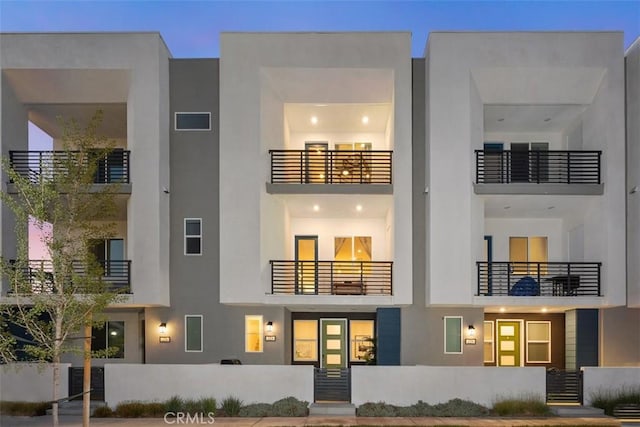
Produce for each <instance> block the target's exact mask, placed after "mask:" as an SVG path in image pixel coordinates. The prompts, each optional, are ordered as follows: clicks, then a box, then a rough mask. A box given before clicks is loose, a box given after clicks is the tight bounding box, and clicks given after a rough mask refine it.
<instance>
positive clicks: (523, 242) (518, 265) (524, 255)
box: [509, 236, 548, 274]
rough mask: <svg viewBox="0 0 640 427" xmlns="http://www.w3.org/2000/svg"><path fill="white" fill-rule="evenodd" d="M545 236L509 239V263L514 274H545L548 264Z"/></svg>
mask: <svg viewBox="0 0 640 427" xmlns="http://www.w3.org/2000/svg"><path fill="white" fill-rule="evenodd" d="M547 245H548V243H547V237H546V236H540V237H509V262H511V267H512V268H513V273H514V274H537V273H538V267H540V270H541V271H540V274H546V265H545V264H546V263H547V262H548V246H547ZM538 263H541V264H538Z"/></svg>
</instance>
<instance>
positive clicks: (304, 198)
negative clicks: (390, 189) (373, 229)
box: [278, 194, 393, 219]
mask: <svg viewBox="0 0 640 427" xmlns="http://www.w3.org/2000/svg"><path fill="white" fill-rule="evenodd" d="M278 197H280V198H281V199H282V200H284V201H285V203H286V206H287V208H288V209H289V214H290V215H291V217H292V218H378V219H380V218H385V217H386V215H387V212H388V211H389V209H390V208H391V206H393V196H391V195H364V194H335V195H331V196H327V195H326V194H321V195H313V194H289V195H279V196H278ZM314 205H318V208H319V209H318V211H317V212H316V211H314V210H313V207H314ZM357 205H361V206H362V211H358V210H357V208H356V206H357Z"/></svg>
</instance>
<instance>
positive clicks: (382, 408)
mask: <svg viewBox="0 0 640 427" xmlns="http://www.w3.org/2000/svg"><path fill="white" fill-rule="evenodd" d="M356 415H358V416H359V417H395V416H397V410H396V407H395V406H393V405H388V404H386V403H384V402H376V403H373V402H367V403H364V404H362V405H360V406H359V407H358V410H357V411H356Z"/></svg>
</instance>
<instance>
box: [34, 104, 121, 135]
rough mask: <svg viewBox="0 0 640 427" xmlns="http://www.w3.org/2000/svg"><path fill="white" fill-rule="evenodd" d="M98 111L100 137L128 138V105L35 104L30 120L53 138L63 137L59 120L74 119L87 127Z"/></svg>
mask: <svg viewBox="0 0 640 427" xmlns="http://www.w3.org/2000/svg"><path fill="white" fill-rule="evenodd" d="M97 110H102V112H103V117H102V124H101V126H100V127H99V128H98V135H100V136H104V137H106V138H118V139H119V138H122V139H126V137H127V104H124V103H117V104H34V105H29V120H30V121H31V122H33V123H34V124H35V125H36V126H38V127H39V128H40V129H42V130H43V131H44V132H46V133H47V134H48V135H49V136H51V137H52V138H59V137H61V136H62V127H61V126H60V123H59V121H58V118H62V119H64V120H70V119H74V120H76V121H77V122H78V124H79V125H80V126H81V127H84V126H86V124H87V123H88V122H89V120H90V119H91V117H93V115H94V114H95V113H96V111H97Z"/></svg>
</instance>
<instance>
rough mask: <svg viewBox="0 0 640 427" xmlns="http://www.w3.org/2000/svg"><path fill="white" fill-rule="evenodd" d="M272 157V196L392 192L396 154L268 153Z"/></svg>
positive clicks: (268, 190)
mask: <svg viewBox="0 0 640 427" xmlns="http://www.w3.org/2000/svg"><path fill="white" fill-rule="evenodd" d="M269 155H270V157H271V178H270V182H269V183H267V192H269V193H289V194H309V193H315V194H317V193H331V194H340V193H342V194H349V193H358V194H391V193H392V192H393V186H392V177H393V170H392V158H393V151H372V150H366V151H364V150H269Z"/></svg>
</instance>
